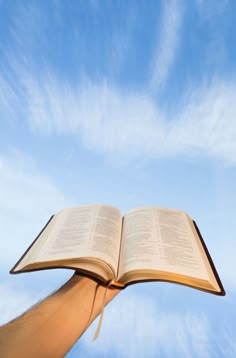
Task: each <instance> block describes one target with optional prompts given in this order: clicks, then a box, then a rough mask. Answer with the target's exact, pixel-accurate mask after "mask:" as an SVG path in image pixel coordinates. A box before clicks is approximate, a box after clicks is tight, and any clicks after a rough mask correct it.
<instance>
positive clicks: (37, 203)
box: [0, 150, 68, 269]
mask: <svg viewBox="0 0 236 358" xmlns="http://www.w3.org/2000/svg"><path fill="white" fill-rule="evenodd" d="M0 163H1V164H0V188H2V189H1V194H0V196H1V200H0V237H1V241H0V258H1V263H2V264H4V265H7V266H8V269H10V268H11V267H12V266H13V264H14V263H15V262H16V260H17V259H18V258H19V255H22V253H23V250H25V249H26V248H27V247H28V246H29V244H30V243H31V242H32V239H33V238H34V237H35V236H36V234H37V233H38V232H39V231H40V230H41V228H42V226H43V225H44V224H45V223H46V222H47V220H48V219H49V217H50V216H51V215H52V214H53V213H54V212H56V211H58V210H60V209H61V208H62V207H64V206H65V205H68V202H67V200H66V198H65V196H64V195H63V194H62V193H61V192H60V191H59V190H58V189H57V188H56V187H55V186H54V184H53V183H52V181H51V180H50V179H49V178H47V177H46V176H44V175H42V174H41V173H40V171H39V169H37V166H36V164H35V162H34V161H33V160H32V159H31V158H30V157H28V156H26V155H25V154H24V153H22V152H19V151H17V150H13V151H12V152H11V153H10V154H9V153H8V154H1V155H0ZM3 188H4V189H3ZM52 210H53V212H52Z"/></svg>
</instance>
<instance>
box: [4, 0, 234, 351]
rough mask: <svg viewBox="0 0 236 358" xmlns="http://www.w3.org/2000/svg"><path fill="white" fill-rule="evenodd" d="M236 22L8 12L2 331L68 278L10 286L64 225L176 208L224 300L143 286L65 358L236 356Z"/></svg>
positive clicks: (201, 12) (46, 9) (71, 5)
mask: <svg viewBox="0 0 236 358" xmlns="http://www.w3.org/2000/svg"><path fill="white" fill-rule="evenodd" d="M235 14H236V2H235V1H233V0H232V1H230V0H219V1H217V2H216V1H214V0H193V1H187V0H165V1H154V0H153V1H152V0H150V1H148V2H147V1H144V0H139V1H138V0H129V1H123V0H119V1H115V0H112V1H108V0H103V1H96V0H88V1H79V0H78V1H75V0H74V1H69V0H64V1H60V0H51V1H47V0H42V1H40V2H39V1H33V0H31V1H26V0H20V1H18V0H12V1H4V0H0V262H1V270H0V324H3V323H6V322H7V321H9V320H10V319H12V318H14V317H16V316H17V315H19V314H21V313H22V312H24V311H25V310H26V309H27V308H29V307H31V306H32V305H33V304H35V303H36V302H38V301H39V300H41V299H42V298H43V297H45V296H46V295H48V294H49V293H50V292H52V291H54V290H55V289H56V288H58V287H59V286H60V285H62V284H63V283H64V282H65V281H66V280H67V279H68V278H69V277H70V276H71V271H70V270H66V269H65V270H47V271H42V272H32V273H27V274H21V275H9V270H10V269H11V268H12V266H13V265H14V264H15V262H16V261H17V260H18V259H19V257H20V256H21V255H22V254H23V252H24V251H25V250H26V248H27V247H28V246H29V245H30V243H31V242H32V241H33V239H34V238H35V237H36V236H37V234H38V233H39V231H40V230H41V228H42V227H43V226H44V224H45V223H46V222H47V220H48V219H49V217H50V216H51V215H52V214H54V213H56V212H58V211H59V210H60V209H62V208H64V207H70V206H74V205H81V204H87V203H105V204H110V205H114V206H116V207H119V208H120V209H121V211H122V213H123V214H125V213H126V212H127V211H128V210H129V209H131V208H135V207H139V206H143V205H146V206H161V207H167V208H176V209H183V210H185V211H186V212H188V214H189V215H190V216H191V217H192V218H193V219H194V220H195V221H196V222H197V224H198V226H199V228H200V231H201V233H202V236H203V238H204V240H205V242H206V244H207V247H208V249H209V251H210V254H211V256H212V258H213V261H214V263H215V266H216V268H217V271H218V273H219V276H220V278H221V280H222V283H223V285H224V288H225V291H226V296H224V297H218V296H215V295H211V294H207V293H205V292H201V291H198V290H195V289H191V288H188V287H183V286H179V285H176V284H169V283H155V282H154V283H143V284H137V285H132V286H130V287H128V288H127V289H125V290H124V291H123V292H122V293H121V294H120V295H118V296H117V297H116V298H115V299H114V301H113V302H112V303H111V304H110V305H109V306H108V307H107V308H106V310H105V315H104V320H103V325H102V329H101V333H100V337H99V338H98V339H97V340H96V341H95V342H93V341H92V337H93V334H94V332H95V329H96V322H95V324H93V325H92V326H91V327H90V328H89V329H88V331H87V332H86V333H85V334H84V336H83V337H82V338H81V339H80V340H79V341H78V342H77V343H76V345H75V346H74V347H73V348H72V349H71V351H70V352H69V353H68V354H67V356H66V357H67V358H73V357H78V356H82V357H86V358H87V357H88V358H90V357H98V358H99V357H119V358H123V357H125V358H126V357H129V358H136V357H137V358H138V357H144V356H145V357H148V358H149V357H150V358H151V357H161V358H162V357H163V358H165V357H167V358H168V357H171V358H172V357H177V358H178V357H201V358H203V357H206V358H207V357H210V358H218V357H227V358H230V357H235V356H236V343H235V342H236V332H235V328H234V327H235V321H236V310H235V300H236V260H235V254H236V251H235V201H236V200H235V199H236V185H235V183H236V76H235V73H236V72H235V71H236V45H235V32H236V21H235V20H236V15H235Z"/></svg>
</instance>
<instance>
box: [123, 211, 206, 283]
mask: <svg viewBox="0 0 236 358" xmlns="http://www.w3.org/2000/svg"><path fill="white" fill-rule="evenodd" d="M141 269H146V270H160V271H167V272H173V273H178V274H182V275H187V276H192V277H197V278H201V279H208V271H207V269H206V266H205V263H204V260H203V257H202V255H201V252H200V250H199V247H198V245H197V242H196V238H195V236H194V234H193V231H192V228H191V225H190V223H189V221H188V219H187V215H186V213H185V212H183V211H177V210H171V209H164V208H157V207H144V208H140V209H136V210H132V211H130V212H129V213H128V214H127V215H126V216H125V218H124V225H123V233H122V248H121V259H120V265H119V277H121V276H122V275H123V274H124V273H126V272H128V271H132V270H141Z"/></svg>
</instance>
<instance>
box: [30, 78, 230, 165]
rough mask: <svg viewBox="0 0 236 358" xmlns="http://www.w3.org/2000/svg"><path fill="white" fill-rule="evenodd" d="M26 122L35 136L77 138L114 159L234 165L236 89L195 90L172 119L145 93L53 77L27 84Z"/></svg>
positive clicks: (221, 84)
mask: <svg viewBox="0 0 236 358" xmlns="http://www.w3.org/2000/svg"><path fill="white" fill-rule="evenodd" d="M26 93H27V103H28V106H27V111H28V113H27V118H28V121H29V125H30V126H31V128H32V129H33V130H35V131H39V132H41V133H45V134H51V133H53V132H57V133H60V134H66V135H73V136H78V137H79V138H80V140H81V142H82V144H83V145H84V146H85V147H86V148H88V149H90V150H93V151H96V152H100V153H102V154H104V155H105V156H107V157H109V158H111V159H114V157H121V158H122V160H126V161H129V160H132V159H135V158H141V159H156V158H161V157H174V156H177V155H181V156H187V157H188V156H198V155H200V156H202V157H209V158H216V159H220V160H222V161H223V162H225V163H227V164H230V165H235V164H236V120H235V118H236V102H235V97H236V86H235V84H233V83H224V82H219V81H218V82H217V81H216V82H213V83H212V84H210V85H205V86H200V87H197V88H195V89H194V90H192V91H189V93H188V94H187V95H186V96H185V102H183V103H182V105H181V106H179V108H178V110H176V112H173V113H172V114H170V113H168V110H167V111H164V110H163V109H161V108H160V107H159V106H158V104H157V103H156V102H155V101H154V100H153V98H152V97H150V96H147V95H145V93H131V92H125V91H121V90H119V89H117V88H115V87H111V86H109V85H108V84H106V83H104V84H102V85H96V84H93V83H87V85H86V86H80V87H77V88H73V87H72V86H69V84H63V83H61V82H60V81H58V80H57V79H56V78H53V77H51V76H50V77H45V79H44V80H43V81H42V82H40V83H39V82H36V81H34V80H33V78H28V80H27V82H26Z"/></svg>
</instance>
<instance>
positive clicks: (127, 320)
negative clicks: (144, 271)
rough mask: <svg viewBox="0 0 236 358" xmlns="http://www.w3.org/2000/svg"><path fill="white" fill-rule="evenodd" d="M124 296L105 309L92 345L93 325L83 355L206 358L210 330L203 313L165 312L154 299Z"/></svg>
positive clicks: (85, 340) (140, 295) (145, 296)
mask: <svg viewBox="0 0 236 358" xmlns="http://www.w3.org/2000/svg"><path fill="white" fill-rule="evenodd" d="M125 296H126V297H125V299H124V297H122V295H121V296H120V297H119V298H117V299H116V300H117V301H118V299H120V301H119V302H114V305H113V304H111V305H110V306H109V307H107V308H106V313H105V317H104V321H103V327H102V331H101V335H100V337H99V339H98V340H97V341H96V343H94V345H91V334H92V333H93V332H94V329H95V324H96V323H95V324H94V325H93V326H92V327H91V329H90V330H89V331H88V332H87V333H86V334H85V336H84V337H83V338H82V342H81V343H82V344H83V346H84V350H85V352H84V355H85V356H88V355H87V354H88V352H89V353H90V356H91V357H92V356H93V355H94V353H95V352H96V354H97V355H99V354H100V355H101V356H108V355H109V354H111V355H112V352H113V351H114V356H115V357H116V356H117V357H137V358H138V357H144V356H147V352H148V356H149V357H156V356H163V357H166V356H168V357H169V356H176V355H177V354H179V356H183V357H191V356H194V357H209V356H210V354H209V350H210V341H209V336H210V330H209V325H208V321H207V319H206V317H205V315H204V314H200V315H197V314H195V313H190V312H189V313H188V312H184V313H183V312H182V313H180V312H179V313H177V312H175V313H174V312H169V311H168V310H166V309H165V308H164V307H160V305H159V304H158V302H157V300H156V299H155V300H153V299H151V298H150V297H148V296H147V295H144V294H140V293H139V294H136V295H135V294H134V293H129V292H128V291H127V292H125ZM122 298H123V300H122ZM117 307H118V309H117ZM131 332H132V333H131ZM117 336H118V337H119V339H117ZM83 346H82V347H83Z"/></svg>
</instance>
